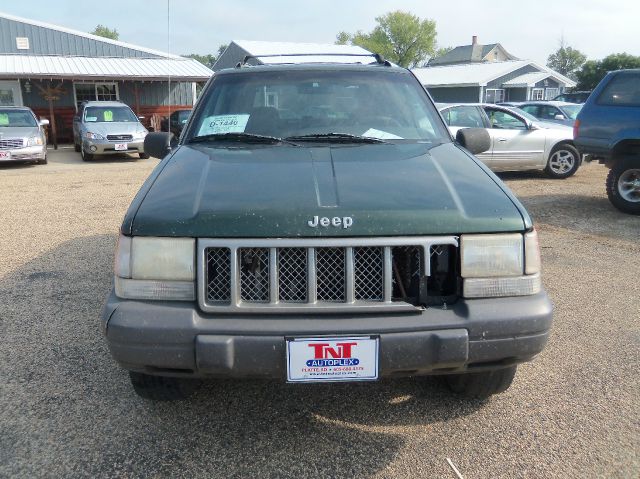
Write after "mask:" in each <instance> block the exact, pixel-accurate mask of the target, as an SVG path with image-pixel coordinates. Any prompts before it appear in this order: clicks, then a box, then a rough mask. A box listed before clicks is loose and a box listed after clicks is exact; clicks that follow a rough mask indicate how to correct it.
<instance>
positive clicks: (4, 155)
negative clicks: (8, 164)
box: [0, 151, 11, 160]
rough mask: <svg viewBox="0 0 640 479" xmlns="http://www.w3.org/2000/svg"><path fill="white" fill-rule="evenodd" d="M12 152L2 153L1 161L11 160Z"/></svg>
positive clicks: (0, 154)
mask: <svg viewBox="0 0 640 479" xmlns="http://www.w3.org/2000/svg"><path fill="white" fill-rule="evenodd" d="M10 159H11V152H10V151H0V160H10Z"/></svg>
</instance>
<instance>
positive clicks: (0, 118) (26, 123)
mask: <svg viewBox="0 0 640 479" xmlns="http://www.w3.org/2000/svg"><path fill="white" fill-rule="evenodd" d="M48 124H49V120H47V119H44V118H43V119H42V120H40V121H38V119H37V117H36V115H35V114H34V113H33V111H31V109H30V108H26V107H17V106H3V107H0V163H4V162H8V161H11V162H17V161H20V162H26V161H29V162H34V163H37V164H39V165H44V164H46V163H47V137H46V135H45V131H44V128H43V127H45V126H46V125H48Z"/></svg>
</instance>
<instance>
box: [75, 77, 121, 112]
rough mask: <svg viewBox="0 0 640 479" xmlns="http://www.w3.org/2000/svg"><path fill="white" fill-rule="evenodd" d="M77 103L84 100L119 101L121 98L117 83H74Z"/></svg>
mask: <svg viewBox="0 0 640 479" xmlns="http://www.w3.org/2000/svg"><path fill="white" fill-rule="evenodd" d="M73 89H74V92H75V96H76V105H78V106H79V105H80V103H82V102H83V101H96V100H97V101H117V100H119V99H120V93H119V91H118V84H117V83H74V84H73Z"/></svg>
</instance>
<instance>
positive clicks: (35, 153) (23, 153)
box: [0, 145, 47, 163]
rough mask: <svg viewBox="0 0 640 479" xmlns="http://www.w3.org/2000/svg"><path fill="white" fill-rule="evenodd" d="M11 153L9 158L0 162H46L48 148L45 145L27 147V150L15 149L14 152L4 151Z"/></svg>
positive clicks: (1, 159) (0, 159)
mask: <svg viewBox="0 0 640 479" xmlns="http://www.w3.org/2000/svg"><path fill="white" fill-rule="evenodd" d="M2 151H3V152H6V151H8V152H9V153H10V155H11V156H10V157H9V158H0V162H2V163H4V162H12V161H35V160H44V159H45V157H46V156H47V148H46V146H44V145H38V146H27V147H25V148H15V149H13V150H2Z"/></svg>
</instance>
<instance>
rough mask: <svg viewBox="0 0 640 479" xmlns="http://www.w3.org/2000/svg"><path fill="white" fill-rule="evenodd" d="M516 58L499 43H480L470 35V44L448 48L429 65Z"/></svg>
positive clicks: (501, 60)
mask: <svg viewBox="0 0 640 479" xmlns="http://www.w3.org/2000/svg"><path fill="white" fill-rule="evenodd" d="M507 60H518V58H516V57H515V56H513V55H512V54H511V53H509V52H508V51H507V50H505V48H504V47H503V46H502V45H500V44H499V43H490V44H488V45H480V44H479V43H478V37H477V36H476V35H474V36H473V37H471V45H462V46H458V47H455V48H453V49H451V50H449V51H448V52H447V53H445V54H444V55H441V56H439V57H434V58H432V59H431V60H429V65H431V66H436V65H457V64H459V63H477V62H504V61H507Z"/></svg>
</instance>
